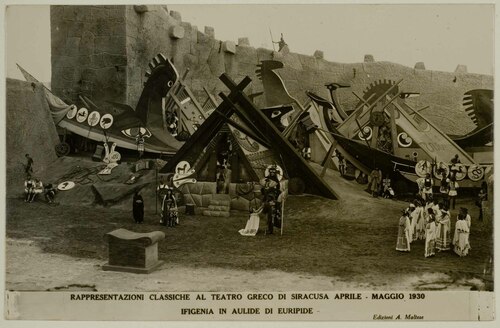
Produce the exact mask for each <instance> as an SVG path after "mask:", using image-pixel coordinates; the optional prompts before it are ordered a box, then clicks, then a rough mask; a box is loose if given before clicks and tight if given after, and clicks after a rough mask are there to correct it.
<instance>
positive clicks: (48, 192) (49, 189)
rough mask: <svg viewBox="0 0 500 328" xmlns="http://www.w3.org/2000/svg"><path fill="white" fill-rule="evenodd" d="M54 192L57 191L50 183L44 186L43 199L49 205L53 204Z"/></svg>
mask: <svg viewBox="0 0 500 328" xmlns="http://www.w3.org/2000/svg"><path fill="white" fill-rule="evenodd" d="M56 192H57V189H56V188H54V186H53V185H52V183H49V184H48V185H46V186H45V199H46V200H47V202H49V203H51V204H52V203H53V202H54V199H55V197H56Z"/></svg>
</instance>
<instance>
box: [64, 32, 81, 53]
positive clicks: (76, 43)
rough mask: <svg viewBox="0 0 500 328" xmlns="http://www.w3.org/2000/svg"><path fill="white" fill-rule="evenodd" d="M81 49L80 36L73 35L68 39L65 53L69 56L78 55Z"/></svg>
mask: <svg viewBox="0 0 500 328" xmlns="http://www.w3.org/2000/svg"><path fill="white" fill-rule="evenodd" d="M79 51H80V38H78V37H71V38H67V39H66V49H65V51H64V52H65V54H66V55H67V56H72V57H73V56H78V54H79Z"/></svg>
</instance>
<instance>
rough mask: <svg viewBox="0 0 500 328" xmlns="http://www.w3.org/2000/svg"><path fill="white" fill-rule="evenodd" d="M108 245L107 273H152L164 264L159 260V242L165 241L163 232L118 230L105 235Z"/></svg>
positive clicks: (105, 267)
mask: <svg viewBox="0 0 500 328" xmlns="http://www.w3.org/2000/svg"><path fill="white" fill-rule="evenodd" d="M104 238H105V240H106V241H107V243H108V256H109V259H108V263H107V264H105V265H103V267H102V269H103V270H105V271H121V272H132V273H150V272H152V271H153V270H155V269H157V268H158V267H159V266H160V265H162V264H163V261H160V260H158V242H160V241H161V240H163V239H165V234H164V233H163V232H161V231H153V232H149V233H137V232H133V231H129V230H127V229H117V230H114V231H111V232H109V233H107V234H106V235H105V237H104Z"/></svg>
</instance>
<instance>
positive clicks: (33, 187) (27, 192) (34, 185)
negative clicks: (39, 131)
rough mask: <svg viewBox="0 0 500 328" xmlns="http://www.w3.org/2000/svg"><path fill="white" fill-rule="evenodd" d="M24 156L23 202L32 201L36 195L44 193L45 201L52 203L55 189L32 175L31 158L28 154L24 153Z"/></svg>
mask: <svg viewBox="0 0 500 328" xmlns="http://www.w3.org/2000/svg"><path fill="white" fill-rule="evenodd" d="M25 157H26V164H24V172H25V174H26V179H25V180H24V202H25V203H33V202H34V201H35V200H36V198H37V197H38V195H41V194H44V195H45V200H46V201H47V203H49V204H52V203H54V199H55V196H56V192H57V189H56V188H55V187H54V186H53V185H52V184H51V183H47V184H43V183H42V181H40V179H39V178H35V177H33V176H32V174H33V163H34V161H33V158H31V157H30V155H29V154H26V155H25Z"/></svg>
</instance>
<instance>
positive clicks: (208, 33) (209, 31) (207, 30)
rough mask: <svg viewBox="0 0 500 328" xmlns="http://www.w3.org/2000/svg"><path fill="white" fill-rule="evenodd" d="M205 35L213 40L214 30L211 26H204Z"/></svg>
mask: <svg viewBox="0 0 500 328" xmlns="http://www.w3.org/2000/svg"><path fill="white" fill-rule="evenodd" d="M205 35H206V36H208V37H209V38H211V39H214V38H215V29H214V28H213V27H211V26H205Z"/></svg>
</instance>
